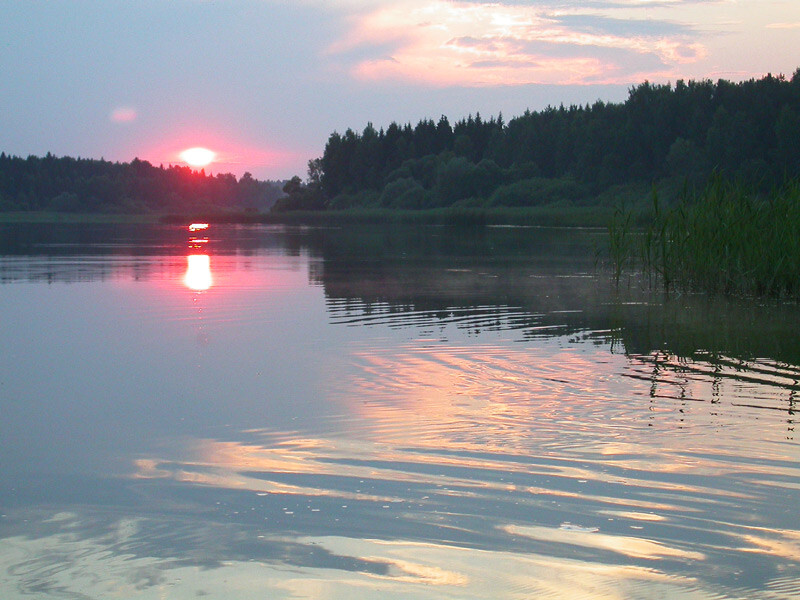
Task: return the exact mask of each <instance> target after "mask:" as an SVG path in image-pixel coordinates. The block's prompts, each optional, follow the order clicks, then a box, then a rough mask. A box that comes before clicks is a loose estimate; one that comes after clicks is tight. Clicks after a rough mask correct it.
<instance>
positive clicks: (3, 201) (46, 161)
mask: <svg viewBox="0 0 800 600" xmlns="http://www.w3.org/2000/svg"><path fill="white" fill-rule="evenodd" d="M282 187H283V182H276V181H259V180H256V179H254V178H253V176H252V175H251V174H250V173H245V174H244V175H242V177H240V178H239V179H237V178H236V177H235V176H234V175H232V174H230V173H224V174H218V175H207V174H206V173H205V171H204V170H200V171H196V170H193V169H191V168H189V167H184V166H169V167H166V168H165V167H164V166H158V167H155V166H153V165H152V164H150V163H149V162H147V161H143V160H139V159H134V160H132V161H131V162H129V163H117V162H109V161H106V160H94V159H85V158H71V157H56V156H53V155H52V154H49V153H48V154H47V155H46V156H44V157H36V156H28V157H27V158H21V157H17V156H9V155H7V154H6V153H5V152H3V153H0V212H3V211H6V212H7V211H51V212H67V213H119V214H141V213H170V212H171V213H181V212H197V211H212V212H216V211H239V212H260V211H265V210H269V208H270V207H272V205H273V204H274V203H275V201H276V200H277V199H278V198H279V197H281V196H283V195H284V194H283V191H282Z"/></svg>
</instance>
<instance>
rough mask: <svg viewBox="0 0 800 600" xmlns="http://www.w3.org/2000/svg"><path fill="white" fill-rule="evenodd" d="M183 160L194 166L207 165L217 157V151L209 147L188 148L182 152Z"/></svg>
mask: <svg viewBox="0 0 800 600" xmlns="http://www.w3.org/2000/svg"><path fill="white" fill-rule="evenodd" d="M180 157H181V160H182V161H184V162H185V163H187V164H189V165H191V166H193V167H205V166H207V165H209V164H211V163H212V162H214V160H216V158H217V153H216V152H214V151H213V150H209V149H208V148H201V147H195V148H187V149H186V150H184V151H183V152H181V153H180Z"/></svg>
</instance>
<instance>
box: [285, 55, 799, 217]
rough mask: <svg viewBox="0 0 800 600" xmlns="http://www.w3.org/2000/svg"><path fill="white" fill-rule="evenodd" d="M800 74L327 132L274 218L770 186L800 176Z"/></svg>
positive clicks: (637, 90)
mask: <svg viewBox="0 0 800 600" xmlns="http://www.w3.org/2000/svg"><path fill="white" fill-rule="evenodd" d="M798 140H800V69H798V70H797V71H796V72H795V73H794V75H793V76H792V77H791V78H790V79H788V78H786V77H784V76H783V75H779V76H773V75H767V76H766V77H763V78H761V79H757V80H756V79H751V80H749V81H743V82H740V83H733V82H730V81H726V80H719V81H717V82H712V81H710V80H701V81H689V82H688V83H687V82H685V81H683V80H679V81H677V82H676V83H675V84H674V85H672V84H663V85H661V84H652V83H649V82H645V83H642V84H640V85H638V86H635V87H633V88H631V90H630V91H629V95H628V98H627V100H626V101H625V102H622V103H605V102H602V101H597V102H595V103H594V104H592V105H588V104H587V105H585V106H577V105H573V106H569V107H565V106H563V105H562V106H559V107H557V108H556V107H548V108H546V109H544V110H542V111H538V112H532V111H530V110H529V111H526V112H525V113H524V114H523V115H521V116H518V117H515V118H513V119H511V120H509V121H508V122H506V121H505V120H504V118H503V116H502V114H500V115H498V116H497V117H490V118H488V119H486V118H483V117H482V116H481V115H480V114H476V115H475V116H472V115H470V116H468V117H467V118H465V119H461V120H459V121H457V122H455V123H454V124H451V123H450V121H449V120H448V118H447V117H445V116H442V117H441V118H440V119H439V120H438V121H434V120H432V119H423V120H421V121H419V122H418V123H417V124H416V126H412V125H411V124H410V123H408V124H405V125H399V124H397V123H392V124H390V125H389V126H388V127H387V128H386V129H383V128H381V129H380V130H376V129H375V127H374V126H373V125H372V124H368V125H367V126H366V127H365V128H364V130H363V131H362V132H361V133H357V132H355V131H353V130H352V129H348V130H347V131H345V133H344V134H340V133H338V132H334V133H333V134H331V135H330V137H329V139H328V141H327V144H326V146H325V149H324V153H323V155H322V156H321V157H320V158H318V159H315V160H312V161H310V162H309V169H308V177H307V179H306V181H305V182H303V181H301V179H300V178H299V177H295V178H294V179H293V180H292V181H290V182H288V183H287V188H286V189H285V191H286V193H287V196H286V197H285V198H283V199H282V200H280V201H279V202H278V203H277V204H276V206H275V210H292V209H305V210H309V209H345V208H351V207H388V208H402V209H422V208H435V207H446V206H467V207H471V206H483V207H490V206H534V205H540V204H566V205H571V204H572V205H574V204H592V203H602V202H612V201H616V200H615V199H618V198H619V197H620V196H623V197H624V196H625V195H626V194H634V195H635V194H636V193H639V192H641V191H642V190H644V194H646V193H647V190H648V189H650V188H651V187H652V185H653V184H654V183H660V184H662V185H665V186H666V187H667V188H670V189H673V190H678V189H679V188H681V187H683V188H685V186H687V185H689V186H700V185H702V184H703V183H704V182H705V181H706V180H707V179H708V177H709V176H710V175H711V174H712V173H717V174H720V175H722V176H724V177H726V178H730V179H735V180H737V181H740V182H744V183H746V184H747V185H751V186H755V187H757V188H759V189H769V188H770V187H772V186H774V185H776V184H778V183H780V182H782V181H783V180H785V179H786V178H787V177H788V178H792V177H797V176H798V175H800V142H798Z"/></svg>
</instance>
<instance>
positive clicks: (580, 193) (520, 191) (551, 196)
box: [489, 177, 589, 206]
mask: <svg viewBox="0 0 800 600" xmlns="http://www.w3.org/2000/svg"><path fill="white" fill-rule="evenodd" d="M588 195H589V191H588V189H586V187H585V186H583V185H581V184H579V183H578V182H576V181H573V180H571V179H545V178H542V177H533V178H531V179H523V180H522V181H517V182H516V183H512V184H509V185H504V186H501V187H499V188H497V189H496V190H495V191H494V193H493V194H492V195H491V197H490V199H489V205H491V206H540V205H542V204H554V203H557V202H558V203H564V202H568V203H573V202H580V201H582V200H584V199H585V198H586V197H587V196H588Z"/></svg>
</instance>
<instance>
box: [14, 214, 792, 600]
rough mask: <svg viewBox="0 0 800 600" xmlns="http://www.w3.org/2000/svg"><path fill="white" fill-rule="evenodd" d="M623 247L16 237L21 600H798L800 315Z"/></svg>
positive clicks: (564, 238)
mask: <svg viewBox="0 0 800 600" xmlns="http://www.w3.org/2000/svg"><path fill="white" fill-rule="evenodd" d="M601 239H602V235H601V234H600V233H596V232H591V231H584V232H575V231H569V232H566V231H564V230H546V229H524V228H487V229H466V230H464V229H451V228H444V227H419V226H417V227H415V228H403V227H393V228H377V227H373V228H369V229H356V230H350V229H333V228H332V229H298V228H279V227H221V226H211V227H210V228H209V229H208V230H207V231H202V230H201V231H196V232H191V233H190V232H188V231H187V230H186V228H185V227H166V226H163V227H162V226H144V227H143V226H55V225H46V226H21V225H17V226H12V225H2V226H0V345H2V346H1V347H2V348H4V353H5V354H4V360H3V361H2V364H0V410H1V411H2V413H1V414H2V419H0V439H2V440H3V451H2V453H0V513H1V514H2V516H1V517H0V592H1V593H0V595H2V597H3V598H23V597H24V598H37V597H42V598H44V597H47V598H109V597H121V598H148V599H149V598H165V597H166V598H194V597H197V596H203V595H208V596H210V597H220V596H223V595H224V596H227V597H231V598H237V599H238V598H264V597H269V598H382V599H383V598H459V599H460V598H476V599H483V598H487V599H488V598H631V599H634V598H644V597H654V598H662V597H663V598H691V599H706V598H796V597H798V596H800V583H798V582H800V527H799V526H798V524H799V523H800V521H798V518H797V510H796V509H797V506H798V505H800V468H798V459H799V458H800V443H798V439H797V436H796V435H795V424H794V419H795V416H794V411H795V403H796V398H797V391H798V387H800V383H798V381H799V380H800V347H798V343H797V340H798V339H800V336H799V335H798V334H800V331H799V329H800V319H798V307H797V306H796V305H788V306H780V305H776V304H774V303H755V302H747V301H729V300H724V299H721V298H708V297H705V296H702V295H692V294H679V295H677V296H672V297H665V296H664V295H662V294H657V293H652V292H650V291H648V290H647V288H646V286H644V285H643V284H644V282H640V281H628V282H623V285H622V287H621V288H619V289H616V288H614V287H613V286H612V285H611V282H610V278H609V276H608V274H607V273H605V272H604V271H603V270H602V268H597V267H596V266H595V250H596V248H597V247H598V245H599V244H600V243H601Z"/></svg>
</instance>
